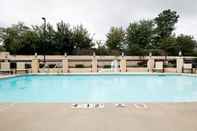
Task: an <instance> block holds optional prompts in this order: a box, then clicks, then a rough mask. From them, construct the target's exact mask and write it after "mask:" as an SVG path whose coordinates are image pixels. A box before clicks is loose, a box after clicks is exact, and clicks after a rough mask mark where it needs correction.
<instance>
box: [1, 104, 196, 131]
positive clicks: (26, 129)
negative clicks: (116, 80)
mask: <svg viewBox="0 0 197 131" xmlns="http://www.w3.org/2000/svg"><path fill="white" fill-rule="evenodd" d="M146 105H147V107H148V108H141V109H139V108H136V107H135V106H134V104H128V107H125V108H118V107H115V105H114V104H105V107H104V108H103V109H73V108H72V107H71V104H63V103H62V104H52V103H51V104H43V103H40V104H2V103H1V104H0V131H197V103H171V104H167V103H166V104H146Z"/></svg>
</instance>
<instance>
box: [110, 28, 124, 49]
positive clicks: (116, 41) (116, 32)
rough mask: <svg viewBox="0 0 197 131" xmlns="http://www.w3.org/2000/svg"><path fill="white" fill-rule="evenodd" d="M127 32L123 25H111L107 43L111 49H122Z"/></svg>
mask: <svg viewBox="0 0 197 131" xmlns="http://www.w3.org/2000/svg"><path fill="white" fill-rule="evenodd" d="M124 40H125V32H124V30H123V29H122V27H111V29H110V32H109V33H108V34H107V41H106V45H107V47H108V49H110V50H118V51H121V50H123V48H124V44H125V43H124Z"/></svg>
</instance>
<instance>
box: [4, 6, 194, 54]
mask: <svg viewBox="0 0 197 131" xmlns="http://www.w3.org/2000/svg"><path fill="white" fill-rule="evenodd" d="M178 19H179V15H178V14H177V12H176V11H173V10H170V9H169V10H164V11H162V12H161V13H160V14H159V15H158V16H157V17H156V18H154V19H152V20H140V21H137V22H131V23H130V24H129V26H128V27H127V29H126V30H123V28H122V27H115V26H112V27H111V28H110V30H109V32H108V33H107V35H106V37H107V40H106V42H103V41H96V42H93V38H91V37H90V36H91V34H90V33H89V32H88V30H87V29H86V28H84V27H83V26H82V25H78V26H70V25H69V24H67V23H65V22H63V21H60V22H58V23H57V24H56V26H53V25H51V24H50V23H47V25H46V28H44V27H45V26H44V25H40V26H38V25H33V26H31V27H29V26H26V25H25V24H24V23H21V22H19V23H18V24H15V25H12V26H10V27H6V28H2V27H0V51H9V52H10V53H11V54H34V53H35V52H37V53H38V54H64V53H65V52H66V53H67V54H72V55H75V54H83V53H84V52H86V54H92V52H93V51H95V52H96V53H97V54H99V55H120V54H121V52H125V53H127V54H129V55H140V56H141V55H143V56H144V55H147V54H148V53H149V52H152V53H153V55H165V56H166V55H178V52H179V51H182V53H183V55H197V42H196V40H195V39H194V37H192V36H189V35H184V34H181V35H178V36H177V35H176V34H175V33H174V30H175V26H176V23H177V22H178Z"/></svg>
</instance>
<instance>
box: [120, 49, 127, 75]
mask: <svg viewBox="0 0 197 131" xmlns="http://www.w3.org/2000/svg"><path fill="white" fill-rule="evenodd" d="M120 71H121V72H127V60H126V59H125V57H124V53H122V57H121V60H120Z"/></svg>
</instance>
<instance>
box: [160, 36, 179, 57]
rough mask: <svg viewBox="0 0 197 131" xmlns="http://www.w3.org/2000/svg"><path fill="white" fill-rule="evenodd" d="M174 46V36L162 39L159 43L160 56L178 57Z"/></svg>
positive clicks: (175, 44) (175, 43) (175, 42)
mask: <svg viewBox="0 0 197 131" xmlns="http://www.w3.org/2000/svg"><path fill="white" fill-rule="evenodd" d="M176 46H177V41H176V37H175V36H170V37H166V38H163V39H162V40H161V41H160V50H159V51H160V55H165V56H167V55H178V53H177V50H176Z"/></svg>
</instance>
